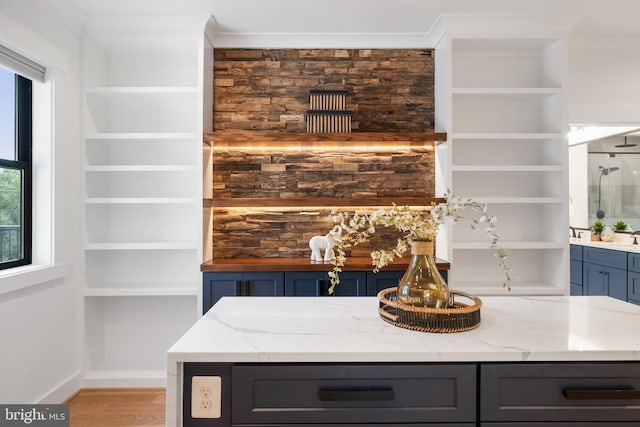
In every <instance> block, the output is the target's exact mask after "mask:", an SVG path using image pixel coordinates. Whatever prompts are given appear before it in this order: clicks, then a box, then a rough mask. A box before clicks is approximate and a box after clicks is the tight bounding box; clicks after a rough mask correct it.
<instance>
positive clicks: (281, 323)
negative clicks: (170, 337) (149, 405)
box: [167, 296, 640, 425]
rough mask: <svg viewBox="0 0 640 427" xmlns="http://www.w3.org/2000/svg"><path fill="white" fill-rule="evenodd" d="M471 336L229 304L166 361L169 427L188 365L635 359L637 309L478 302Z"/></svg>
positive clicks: (583, 302) (345, 302)
mask: <svg viewBox="0 0 640 427" xmlns="http://www.w3.org/2000/svg"><path fill="white" fill-rule="evenodd" d="M482 300H483V307H482V321H481V323H480V325H479V326H478V327H477V328H476V329H474V330H471V331H467V332H461V333H450V334H434V333H424V332H414V331H410V330H406V329H402V328H398V327H395V326H393V325H390V324H388V323H386V322H384V321H383V320H381V319H380V318H379V316H378V312H377V309H378V301H377V299H376V298H375V297H313V298H312V297H309V298H306V297H225V298H223V299H222V300H220V301H219V302H218V303H217V304H216V305H215V306H214V307H213V308H212V309H211V310H210V311H209V312H208V313H207V314H206V315H204V316H203V317H202V318H201V319H200V320H199V321H198V322H197V323H196V324H195V325H194V326H193V327H192V328H191V329H190V330H189V331H188V332H187V333H185V335H184V336H183V337H182V338H180V339H179V340H178V341H177V342H176V343H175V344H174V345H173V346H172V347H171V348H170V349H169V350H168V354H167V362H168V365H167V423H168V425H171V424H172V423H173V420H176V421H177V424H175V425H178V424H179V422H180V421H179V420H180V410H179V409H178V408H181V404H182V403H181V402H182V367H183V363H186V362H233V363H243V362H248V363H251V362H260V363H270V362H292V363H297V362H486V361H495V362H497V361H512V362H513V361H515V362H521V361H527V362H531V361H637V360H640V333H639V331H640V306H636V305H633V304H629V303H625V302H622V301H619V300H616V299H613V298H609V297H603V296H588V297H555V296H554V297H521V296H506V297H484V298H482Z"/></svg>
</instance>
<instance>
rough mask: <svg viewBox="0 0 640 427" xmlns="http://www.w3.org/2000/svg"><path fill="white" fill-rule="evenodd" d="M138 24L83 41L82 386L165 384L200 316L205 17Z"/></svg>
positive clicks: (107, 27) (107, 28) (102, 29)
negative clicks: (182, 340) (171, 360)
mask: <svg viewBox="0 0 640 427" xmlns="http://www.w3.org/2000/svg"><path fill="white" fill-rule="evenodd" d="M136 21H137V22H136V23H135V24H133V25H129V27H127V23H126V22H125V23H123V22H118V18H117V17H112V18H104V19H102V20H100V22H98V23H97V24H98V25H96V28H95V30H93V29H92V28H90V29H89V31H88V35H87V36H86V38H85V43H84V80H85V81H84V83H85V86H84V87H85V90H84V97H85V113H84V141H85V143H84V149H85V164H84V187H85V199H84V201H85V203H84V205H85V206H84V227H85V243H84V267H85V286H84V312H85V317H84V320H85V339H86V345H85V349H86V357H85V360H86V363H85V385H86V386H148V385H153V386H160V385H164V383H165V377H166V371H165V352H166V350H167V349H168V348H169V347H170V345H171V344H172V343H173V342H175V341H176V340H177V338H178V337H180V336H181V335H182V334H183V333H184V332H185V331H186V330H187V329H188V328H189V327H190V326H191V325H192V324H193V323H194V322H195V321H196V320H197V318H198V316H199V307H200V298H201V296H200V283H201V280H200V271H199V266H200V263H201V260H202V247H201V242H202V236H201V233H202V228H201V227H202V223H201V215H202V187H201V186H200V183H201V173H202V172H201V162H202V148H201V147H202V132H203V99H205V98H207V99H208V100H207V102H209V101H210V99H209V98H210V96H207V97H205V95H204V82H203V73H204V72H205V71H204V70H205V68H206V67H207V66H209V67H210V64H204V58H205V57H207V56H210V55H205V54H204V49H205V45H206V43H205V41H204V39H205V38H204V29H205V28H204V26H205V23H206V20H204V19H201V18H197V19H196V18H188V19H185V22H184V23H177V22H176V21H175V20H174V22H173V23H172V27H171V30H168V29H163V28H162V25H161V24H158V23H156V22H154V20H153V19H152V18H149V19H146V18H144V17H142V18H141V19H137V20H136Z"/></svg>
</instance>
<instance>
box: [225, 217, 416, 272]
mask: <svg viewBox="0 0 640 427" xmlns="http://www.w3.org/2000/svg"><path fill="white" fill-rule="evenodd" d="M373 209H374V208H358V209H357V212H358V213H360V214H362V213H366V212H372V211H373ZM340 210H341V211H350V212H351V213H353V212H354V210H352V209H348V208H341V209H340ZM330 214H331V209H330V208H324V209H323V208H297V209H294V210H291V209H276V208H268V209H267V208H234V209H223V208H215V209H214V211H213V218H214V221H213V258H214V259H219V258H289V257H291V258H309V257H310V256H311V250H310V249H309V239H310V238H311V237H313V236H315V235H321V236H324V235H326V234H327V233H328V232H329V230H331V228H333V222H332V218H331V215H330ZM373 237H374V239H373V240H372V241H371V242H370V244H367V245H359V246H357V247H356V248H354V249H353V251H352V252H348V253H347V255H348V256H356V257H369V256H370V255H371V249H372V248H377V249H379V248H384V247H387V248H389V249H390V248H391V247H393V246H395V243H396V241H397V238H398V234H397V231H395V230H387V229H385V228H380V229H378V230H376V233H375V234H374V236H373ZM390 246H391V247H390ZM407 255H408V254H407Z"/></svg>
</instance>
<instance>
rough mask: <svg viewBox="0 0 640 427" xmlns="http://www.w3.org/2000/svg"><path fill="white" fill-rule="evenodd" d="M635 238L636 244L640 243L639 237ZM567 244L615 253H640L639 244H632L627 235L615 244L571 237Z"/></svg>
mask: <svg viewBox="0 0 640 427" xmlns="http://www.w3.org/2000/svg"><path fill="white" fill-rule="evenodd" d="M636 237H637V238H638V242H640V235H638V236H636ZM627 239H628V240H627ZM569 243H570V244H572V245H580V246H589V247H591V248H602V249H613V250H615V251H625V252H640V244H637V245H634V244H632V243H633V239H632V238H630V237H629V236H627V235H625V238H624V239H623V240H621V241H617V242H599V241H589V240H583V239H578V238H573V237H572V238H569Z"/></svg>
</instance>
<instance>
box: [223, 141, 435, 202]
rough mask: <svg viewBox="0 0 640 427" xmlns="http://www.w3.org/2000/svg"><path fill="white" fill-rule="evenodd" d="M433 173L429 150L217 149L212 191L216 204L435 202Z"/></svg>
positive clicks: (433, 167)
mask: <svg viewBox="0 0 640 427" xmlns="http://www.w3.org/2000/svg"><path fill="white" fill-rule="evenodd" d="M434 169H435V164H434V152H433V149H432V148H431V147H421V148H413V149H411V150H400V149H398V150H396V151H384V152H373V151H364V152H361V151H358V152H354V151H334V150H331V151H328V152H323V151H319V150H316V149H314V150H309V151H307V152H298V151H295V152H286V153H268V152H263V151H244V150H243V151H236V150H220V151H216V152H215V154H214V156H213V192H214V198H216V199H235V198H273V199H287V198H317V197H332V198H333V197H335V198H355V199H357V198H362V197H368V198H372V197H398V198H399V197H433V195H434V188H435V184H434V174H433V171H434ZM354 203H355V204H357V201H356V202H354Z"/></svg>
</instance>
